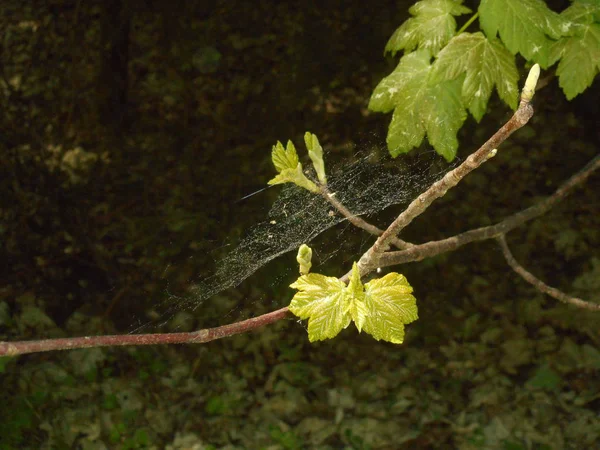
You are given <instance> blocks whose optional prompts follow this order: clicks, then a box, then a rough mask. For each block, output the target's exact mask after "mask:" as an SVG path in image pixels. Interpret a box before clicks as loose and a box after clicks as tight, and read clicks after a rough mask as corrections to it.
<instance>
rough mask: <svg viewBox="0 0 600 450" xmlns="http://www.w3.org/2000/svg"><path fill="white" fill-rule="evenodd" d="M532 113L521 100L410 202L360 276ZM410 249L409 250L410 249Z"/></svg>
mask: <svg viewBox="0 0 600 450" xmlns="http://www.w3.org/2000/svg"><path fill="white" fill-rule="evenodd" d="M532 116H533V107H532V106H531V105H530V103H529V101H528V100H521V102H520V104H519V108H518V109H517V111H515V113H514V114H513V116H512V117H511V118H510V119H509V120H508V122H506V123H505V124H504V125H503V126H502V128H500V129H499V130H498V131H497V132H496V133H495V134H494V135H493V136H492V137H491V138H490V139H489V140H488V141H487V142H486V143H485V144H483V145H482V146H481V147H480V148H479V149H478V150H477V151H475V152H474V153H472V154H471V155H470V156H469V157H468V158H467V159H466V160H465V161H464V162H463V163H462V164H461V165H460V166H458V167H457V168H456V169H454V170H452V171H450V172H448V173H447V174H446V175H445V176H444V178H442V179H441V180H439V181H437V182H435V183H434V184H432V185H431V186H430V187H429V189H427V190H426V191H425V192H423V193H422V194H421V195H419V196H418V197H417V198H416V199H415V200H413V201H412V202H411V203H410V205H408V207H407V208H406V209H405V210H404V211H403V212H402V213H401V214H400V215H399V216H398V217H397V218H396V220H394V221H393V222H392V223H391V224H390V226H389V227H388V228H387V229H386V230H385V231H384V233H383V234H382V235H381V236H379V238H378V239H377V241H376V242H375V244H373V246H372V247H371V248H370V249H369V250H367V251H366V252H365V254H364V255H363V256H362V257H361V258H360V260H359V262H358V267H359V269H360V273H361V275H366V274H368V273H369V272H371V271H373V270H374V269H375V268H377V267H381V264H380V258H381V256H382V254H383V252H385V251H387V250H388V249H389V244H390V242H391V240H392V239H393V238H394V237H396V236H397V235H398V233H399V232H400V231H402V229H404V228H405V227H406V226H407V225H409V224H410V223H411V222H412V221H413V220H414V219H415V218H416V217H418V216H419V215H421V214H422V213H423V212H425V210H426V209H427V208H428V207H429V205H431V204H432V203H433V202H434V201H435V200H436V199H438V198H440V197H442V196H444V195H445V194H446V192H448V190H449V189H451V188H453V187H454V186H456V185H457V184H458V183H459V182H460V181H461V180H462V179H463V178H464V177H465V176H466V175H468V174H469V173H471V172H472V171H473V170H475V169H476V168H478V167H479V166H480V165H481V164H483V163H484V162H485V161H487V160H488V159H489V158H490V156H493V155H494V150H495V149H496V148H497V147H498V146H499V145H500V144H501V143H503V142H504V141H505V140H506V139H507V138H508V137H509V136H510V135H511V134H513V133H514V132H515V131H516V130H518V129H519V128H521V127H523V126H524V125H525V124H526V123H527V122H529V119H531V117H532ZM408 250H410V249H408Z"/></svg>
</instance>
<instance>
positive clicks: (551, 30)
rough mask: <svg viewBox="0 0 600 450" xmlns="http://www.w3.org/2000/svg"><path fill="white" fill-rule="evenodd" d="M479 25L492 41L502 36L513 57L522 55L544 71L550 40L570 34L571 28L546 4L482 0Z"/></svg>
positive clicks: (524, 0) (529, 0) (535, 0)
mask: <svg viewBox="0 0 600 450" xmlns="http://www.w3.org/2000/svg"><path fill="white" fill-rule="evenodd" d="M479 21H480V23H481V28H482V29H483V31H485V34H486V35H487V37H488V38H489V39H492V38H494V37H495V36H496V34H500V38H501V39H502V42H503V43H504V44H505V45H506V47H507V48H508V49H509V50H510V51H511V53H513V54H516V53H521V55H523V56H524V57H525V58H526V59H528V60H530V61H534V62H537V63H538V64H539V65H540V66H542V67H543V68H546V67H548V65H549V62H550V61H549V56H550V48H551V46H552V43H553V41H552V40H551V39H549V38H552V39H558V38H559V37H561V36H562V35H564V34H567V33H568V32H569V24H568V23H567V22H565V21H564V20H563V19H562V18H561V17H560V16H559V15H558V14H557V13H555V12H554V11H551V10H550V9H548V7H547V6H546V3H545V2H544V1H543V0H481V4H480V5H479Z"/></svg>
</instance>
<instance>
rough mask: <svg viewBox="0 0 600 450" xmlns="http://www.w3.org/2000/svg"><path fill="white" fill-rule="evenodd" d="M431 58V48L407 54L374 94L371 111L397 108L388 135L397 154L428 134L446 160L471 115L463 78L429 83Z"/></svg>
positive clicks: (455, 147)
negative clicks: (460, 130)
mask: <svg viewBox="0 0 600 450" xmlns="http://www.w3.org/2000/svg"><path fill="white" fill-rule="evenodd" d="M430 60H431V56H430V53H429V52H428V51H427V50H417V51H416V52H413V53H411V54H409V55H406V56H404V57H403V58H402V59H401V60H400V64H398V67H396V69H395V70H394V72H393V73H391V74H390V75H389V76H387V77H385V78H384V79H383V80H382V81H381V82H380V83H379V85H378V86H377V87H376V88H375V91H374V92H373V95H372V96H371V101H370V102H369V108H370V109H371V110H373V111H381V112H387V111H390V110H391V109H393V108H394V114H393V116H392V121H391V123H390V127H389V130H388V136H387V143H388V148H389V151H390V154H391V155H392V156H393V157H396V156H398V155H400V154H402V153H407V152H409V151H410V150H411V149H412V148H414V147H418V146H419V145H421V143H422V142H423V138H424V137H425V135H426V134H427V135H428V137H429V142H430V143H431V145H432V146H433V147H434V149H435V150H436V151H437V152H438V153H439V154H440V155H442V156H444V158H446V160H448V161H451V160H452V159H454V157H455V156H456V150H457V149H458V140H457V138H456V134H457V132H458V130H459V129H460V127H461V126H462V124H463V122H464V120H465V119H466V117H467V113H466V111H465V108H464V105H463V102H462V99H461V85H462V82H463V80H462V79H460V78H459V79H456V80H449V81H443V82H441V83H437V84H431V83H428V82H427V80H428V77H429V74H430V71H431V67H432V66H431V64H430Z"/></svg>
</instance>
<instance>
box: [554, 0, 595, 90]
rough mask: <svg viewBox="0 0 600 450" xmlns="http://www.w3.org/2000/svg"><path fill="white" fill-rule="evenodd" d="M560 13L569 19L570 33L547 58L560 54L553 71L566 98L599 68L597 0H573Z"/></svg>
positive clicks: (587, 84)
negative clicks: (581, 0)
mask: <svg viewBox="0 0 600 450" xmlns="http://www.w3.org/2000/svg"><path fill="white" fill-rule="evenodd" d="M561 16H562V17H563V18H564V19H565V20H567V21H569V23H570V25H571V29H572V31H573V33H572V35H570V36H565V37H563V38H561V39H560V40H559V41H558V42H556V44H555V45H554V47H553V48H552V54H551V57H550V60H551V62H552V63H554V62H555V61H556V60H557V59H559V58H560V62H559V63H558V68H557V69H556V75H557V76H558V84H559V86H560V87H561V88H562V90H563V92H564V93H565V95H566V97H567V99H568V100H571V99H572V98H574V97H575V96H577V95H579V94H581V93H582V92H583V91H584V90H586V89H587V88H588V87H589V86H590V85H591V84H592V82H593V81H594V78H595V77H596V75H597V74H598V72H600V23H598V22H597V20H598V19H596V18H600V2H597V4H593V3H588V2H586V3H584V2H576V3H574V4H573V5H571V6H570V7H569V8H567V9H565V10H564V11H563V12H562V13H561Z"/></svg>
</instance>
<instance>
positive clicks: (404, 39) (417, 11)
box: [385, 0, 471, 55]
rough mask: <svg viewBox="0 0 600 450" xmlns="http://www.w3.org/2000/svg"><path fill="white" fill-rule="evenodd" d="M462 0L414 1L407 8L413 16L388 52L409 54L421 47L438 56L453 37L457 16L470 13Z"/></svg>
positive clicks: (402, 28)
mask: <svg viewBox="0 0 600 450" xmlns="http://www.w3.org/2000/svg"><path fill="white" fill-rule="evenodd" d="M461 3H462V0H456V1H453V0H423V1H420V2H417V3H415V4H414V5H413V6H411V7H410V9H409V10H408V11H409V12H410V14H411V15H413V16H414V17H411V18H410V19H408V20H407V21H406V22H404V23H403V24H402V25H401V26H400V28H398V29H397V30H396V31H395V32H394V34H393V35H392V37H391V38H390V40H389V41H388V43H387V45H386V46H385V51H386V52H391V53H392V55H394V54H396V52H399V51H400V50H404V51H405V52H407V53H408V52H411V51H413V50H414V49H415V48H422V49H427V50H429V51H431V53H432V54H434V55H435V54H436V53H437V52H438V51H439V50H440V49H441V48H442V47H443V46H444V45H446V43H447V42H448V41H449V40H450V39H451V38H452V36H454V33H455V31H456V20H454V16H459V15H461V14H467V13H469V12H471V10H470V9H469V8H467V7H465V6H462V5H461Z"/></svg>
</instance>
